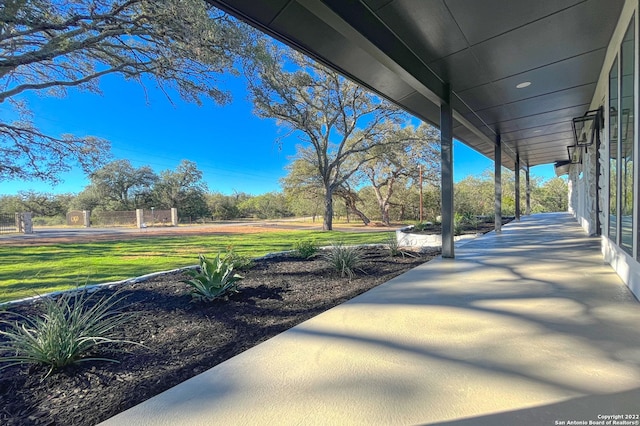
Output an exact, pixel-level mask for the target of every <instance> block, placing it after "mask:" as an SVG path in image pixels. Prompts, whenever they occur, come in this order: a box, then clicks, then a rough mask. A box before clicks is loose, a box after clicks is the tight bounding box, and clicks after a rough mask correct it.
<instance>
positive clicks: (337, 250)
mask: <svg viewBox="0 0 640 426" xmlns="http://www.w3.org/2000/svg"><path fill="white" fill-rule="evenodd" d="M323 258H324V260H325V262H327V263H328V264H329V266H330V267H331V268H332V269H334V270H336V271H337V272H340V276H342V277H344V276H348V277H349V279H351V278H353V276H354V275H355V271H356V270H357V269H360V268H359V266H360V265H361V264H362V261H363V257H362V252H361V251H360V248H359V247H356V246H345V245H344V244H343V243H335V244H333V245H332V246H331V248H330V249H329V250H328V251H327V252H326V253H324V255H323ZM360 270H361V269H360Z"/></svg>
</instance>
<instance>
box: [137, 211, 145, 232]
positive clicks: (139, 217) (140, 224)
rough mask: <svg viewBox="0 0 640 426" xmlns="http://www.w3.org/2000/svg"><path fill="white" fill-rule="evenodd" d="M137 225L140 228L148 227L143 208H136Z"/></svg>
mask: <svg viewBox="0 0 640 426" xmlns="http://www.w3.org/2000/svg"><path fill="white" fill-rule="evenodd" d="M136 225H137V226H138V228H146V225H145V223H144V211H143V210H142V209H136Z"/></svg>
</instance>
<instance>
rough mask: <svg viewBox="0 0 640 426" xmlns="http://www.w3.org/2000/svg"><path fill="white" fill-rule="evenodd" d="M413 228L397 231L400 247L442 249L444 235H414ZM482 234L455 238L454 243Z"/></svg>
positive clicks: (408, 227)
mask: <svg viewBox="0 0 640 426" xmlns="http://www.w3.org/2000/svg"><path fill="white" fill-rule="evenodd" d="M411 229H413V226H407V227H406V228H402V229H398V230H397V231H396V240H397V241H398V245H399V246H402V247H440V246H442V235H439V234H412V233H410V232H407V231H410V230H411ZM479 235H482V234H467V235H458V236H455V237H453V241H461V240H472V239H474V238H476V237H477V236H479Z"/></svg>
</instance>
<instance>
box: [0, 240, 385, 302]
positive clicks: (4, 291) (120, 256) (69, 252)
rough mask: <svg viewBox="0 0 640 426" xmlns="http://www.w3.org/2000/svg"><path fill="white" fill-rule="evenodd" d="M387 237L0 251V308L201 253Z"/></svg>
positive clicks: (179, 263) (255, 252) (256, 251)
mask: <svg viewBox="0 0 640 426" xmlns="http://www.w3.org/2000/svg"><path fill="white" fill-rule="evenodd" d="M388 236H389V233H388V232H374V233H350V232H336V231H334V232H321V231H283V232H266V233H262V234H237V235H207V236H171V237H157V238H140V239H134V240H125V241H103V242H95V243H75V244H74V243H71V244H55V245H47V246H41V247H0V302H4V301H8V300H15V299H20V298H23V297H29V296H34V295H36V294H44V293H48V292H51V291H56V290H63V289H66V288H73V287H76V286H79V285H80V286H82V285H85V284H97V283H104V282H109V281H117V280H122V279H126V278H132V277H137V276H140V275H144V274H148V273H151V272H158V271H164V270H168V269H174V268H180V267H184V266H189V265H195V264H197V258H198V254H199V253H202V254H205V255H215V254H216V253H217V252H218V251H225V250H226V249H227V248H228V247H233V250H234V251H235V252H236V253H238V254H240V255H245V256H250V257H258V256H262V255H264V254H267V253H270V252H277V251H283V250H290V249H291V248H292V245H293V243H294V242H295V241H297V240H301V239H311V240H313V241H315V243H316V244H317V245H329V244H331V243H333V242H338V241H342V242H344V243H345V244H369V243H381V242H384V241H385V240H386V239H387V238H388Z"/></svg>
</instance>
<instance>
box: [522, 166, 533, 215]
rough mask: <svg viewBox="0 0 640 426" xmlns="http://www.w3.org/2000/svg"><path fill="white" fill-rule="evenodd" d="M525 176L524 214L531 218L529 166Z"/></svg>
mask: <svg viewBox="0 0 640 426" xmlns="http://www.w3.org/2000/svg"><path fill="white" fill-rule="evenodd" d="M524 176H525V182H526V192H525V208H524V214H525V215H526V216H529V215H530V214H531V175H530V174H529V166H527V170H526V171H525V174H524Z"/></svg>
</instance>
